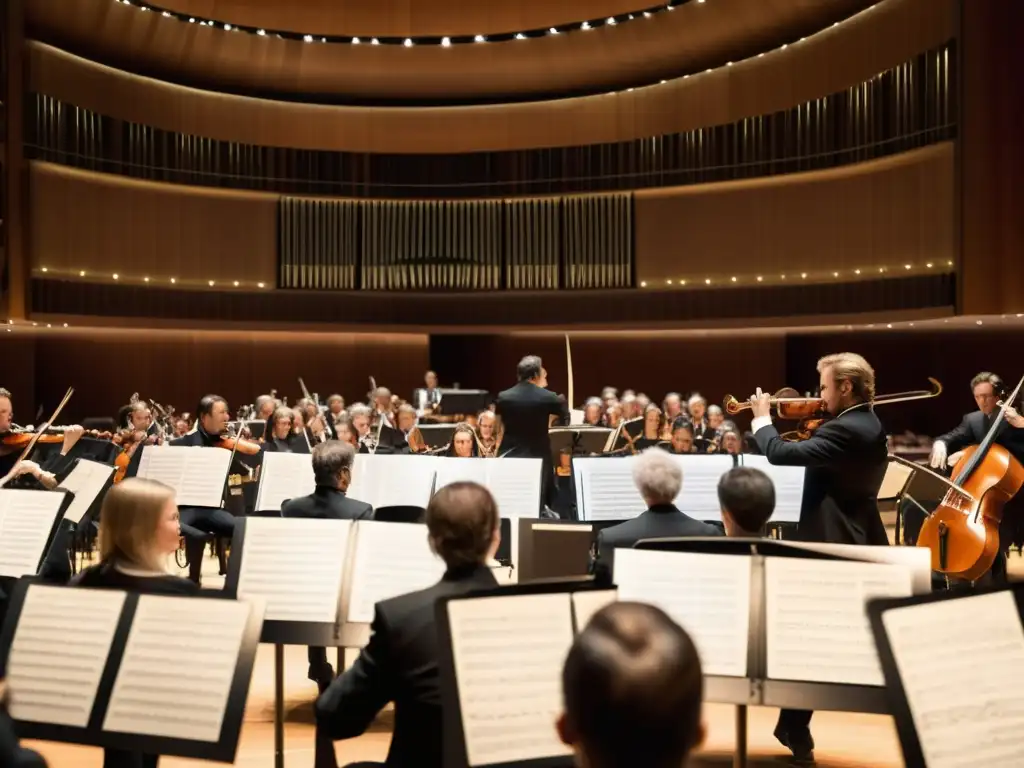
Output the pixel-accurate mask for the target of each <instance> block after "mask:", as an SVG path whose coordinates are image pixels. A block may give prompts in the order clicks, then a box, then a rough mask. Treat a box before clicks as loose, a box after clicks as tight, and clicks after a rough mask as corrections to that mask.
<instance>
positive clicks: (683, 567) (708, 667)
mask: <svg viewBox="0 0 1024 768" xmlns="http://www.w3.org/2000/svg"><path fill="white" fill-rule="evenodd" d="M750 571H751V558H750V557H747V556H743V555H709V554H704V553H698V552H659V551H656V550H643V549H616V550H615V565H614V580H615V583H616V584H617V585H618V587H619V600H636V601H638V602H641V603H650V604H651V605H655V606H657V607H659V608H661V609H662V610H663V611H665V613H667V614H668V615H669V616H671V617H672V619H673V621H675V622H676V623H677V624H679V625H680V626H682V627H683V628H684V629H685V630H686V631H687V632H689V633H690V637H692V638H693V642H694V644H695V645H696V646H697V650H698V652H699V653H700V658H701V664H702V666H703V668H704V674H706V675H727V676H731V677H743V676H745V675H746V674H747V645H748V643H749V636H748V635H749V632H748V628H749V624H750Z"/></svg>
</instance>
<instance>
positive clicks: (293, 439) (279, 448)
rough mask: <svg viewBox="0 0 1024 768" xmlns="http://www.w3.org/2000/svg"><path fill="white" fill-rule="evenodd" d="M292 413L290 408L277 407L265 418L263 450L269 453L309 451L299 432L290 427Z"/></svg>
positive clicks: (292, 417)
mask: <svg viewBox="0 0 1024 768" xmlns="http://www.w3.org/2000/svg"><path fill="white" fill-rule="evenodd" d="M293 419H294V414H293V413H292V409H291V408H285V407H281V408H278V409H277V410H276V411H274V413H273V414H272V415H271V417H270V418H269V419H267V428H266V430H265V431H264V433H263V434H264V435H265V438H264V440H263V450H264V451H267V452H269V453H309V446H308V445H306V441H305V440H304V439H303V437H302V435H301V434H295V432H294V431H293V429H292V421H293Z"/></svg>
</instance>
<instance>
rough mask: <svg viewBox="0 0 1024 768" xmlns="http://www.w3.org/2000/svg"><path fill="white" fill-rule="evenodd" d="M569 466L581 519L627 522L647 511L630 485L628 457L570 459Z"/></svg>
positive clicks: (630, 472) (630, 458) (632, 485)
mask: <svg viewBox="0 0 1024 768" xmlns="http://www.w3.org/2000/svg"><path fill="white" fill-rule="evenodd" d="M572 466H573V469H574V470H575V472H576V473H578V474H577V476H578V477H579V487H581V488H582V491H583V495H582V496H581V497H580V498H582V500H583V510H584V515H585V517H584V518H581V519H585V520H586V521H587V522H588V523H593V522H599V521H601V520H631V519H633V518H634V517H636V516H637V515H639V514H640V513H641V512H643V511H644V510H646V509H647V505H646V504H644V500H643V499H642V498H640V492H639V491H637V489H636V486H635V485H634V484H633V458H632V457H627V458H621V459H620V458H585V459H573V460H572ZM578 492H579V491H577V493H578Z"/></svg>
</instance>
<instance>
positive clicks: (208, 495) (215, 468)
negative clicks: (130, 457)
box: [139, 445, 231, 507]
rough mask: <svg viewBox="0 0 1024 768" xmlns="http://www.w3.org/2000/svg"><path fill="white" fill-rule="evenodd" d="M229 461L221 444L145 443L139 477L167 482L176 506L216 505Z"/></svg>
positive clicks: (217, 504) (229, 455) (219, 501)
mask: <svg viewBox="0 0 1024 768" xmlns="http://www.w3.org/2000/svg"><path fill="white" fill-rule="evenodd" d="M230 465H231V451H228V450H225V449H224V448H205V447H197V446H186V445H147V446H145V447H143V449H142V458H141V459H140V460H139V477H145V478H148V479H150V480H158V481H160V482H161V483H163V484H164V485H169V486H171V487H172V488H173V489H174V491H175V502H176V503H177V505H178V506H179V507H219V506H220V505H221V500H222V499H223V498H224V483H225V481H226V480H227V477H228V468H229V467H230Z"/></svg>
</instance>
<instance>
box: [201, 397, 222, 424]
mask: <svg viewBox="0 0 1024 768" xmlns="http://www.w3.org/2000/svg"><path fill="white" fill-rule="evenodd" d="M217 403H224V407H225V408H226V407H227V404H228V401H227V400H225V399H224V398H223V397H221V396H220V395H203V398H202V400H200V401H199V405H198V406H196V418H197V419H201V418H202V417H203V416H209V415H210V414H211V413H213V407H214V406H215V405H216V404H217Z"/></svg>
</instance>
